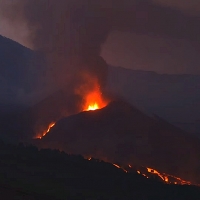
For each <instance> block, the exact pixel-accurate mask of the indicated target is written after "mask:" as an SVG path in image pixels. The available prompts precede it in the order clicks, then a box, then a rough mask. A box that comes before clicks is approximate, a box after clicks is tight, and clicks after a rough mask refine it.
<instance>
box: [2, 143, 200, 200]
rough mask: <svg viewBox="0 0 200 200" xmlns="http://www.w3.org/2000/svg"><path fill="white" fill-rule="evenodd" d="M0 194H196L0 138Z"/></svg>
mask: <svg viewBox="0 0 200 200" xmlns="http://www.w3.org/2000/svg"><path fill="white" fill-rule="evenodd" d="M0 161H1V162H0V197H1V199H27V200H28V199H29V200H30V199H38V200H45V199H48V200H51V199H52V200H53V199H55V200H57V199H59V200H65V199H108V200H110V199H125V200H129V199H144V200H149V199H159V200H160V199H163V200H177V199H178V200H179V199H180V200H182V199H186V200H189V199H194V200H195V199H199V196H200V189H199V187H196V186H187V185H185V186H181V185H167V184H164V183H163V182H162V181H161V180H160V179H159V177H156V176H151V177H149V179H147V178H145V177H143V176H142V175H139V174H137V173H136V171H134V170H132V171H130V172H128V173H126V172H124V171H123V170H122V169H119V168H117V167H115V166H113V164H111V163H107V162H104V161H101V160H98V159H94V158H92V159H91V160H86V159H84V158H83V157H82V156H81V155H69V154H66V153H64V152H61V151H59V150H52V149H40V150H38V149H37V148H36V147H35V146H25V145H23V144H22V143H21V144H19V145H11V144H6V143H3V142H2V141H0Z"/></svg>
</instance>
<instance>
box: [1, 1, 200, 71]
mask: <svg viewBox="0 0 200 200" xmlns="http://www.w3.org/2000/svg"><path fill="white" fill-rule="evenodd" d="M22 2H23V1H19V0H17V1H14V2H13V1H9V0H0V7H1V8H2V10H1V14H0V17H1V20H0V34H2V35H4V36H6V37H9V38H11V39H13V40H15V41H18V42H19V43H21V44H23V45H25V46H27V47H30V48H33V45H32V42H31V40H30V35H31V34H30V33H32V31H33V30H32V29H30V27H28V25H27V21H26V20H24V15H23V13H24V9H25V8H24V6H22ZM33 2H34V1H33ZM77 2H78V3H79V2H81V1H77ZM83 2H84V1H83ZM85 2H86V1H85ZM92 2H93V3H92V4H93V5H92V6H94V7H95V6H99V7H101V8H103V9H110V10H111V13H110V15H109V14H107V16H106V17H107V18H112V17H113V16H112V15H113V13H112V12H113V11H112V10H116V9H118V14H119V16H118V17H116V18H115V20H119V21H120V18H121V13H123V12H127V13H128V12H129V13H131V14H130V18H128V17H127V20H130V21H131V23H132V24H135V25H134V26H135V27H134V28H133V29H132V30H130V29H129V30H128V29H127V30H126V28H120V29H121V30H120V29H119V28H118V27H117V28H116V30H115V29H114V30H111V31H110V33H109V34H108V35H107V39H106V40H105V41H104V43H103V44H102V51H101V55H102V56H103V58H104V59H105V60H106V61H107V62H108V64H111V65H114V66H122V67H125V68H131V69H141V70H150V71H151V70H152V71H156V72H159V73H192V74H200V67H199V65H200V57H199V52H200V40H199V39H198V37H199V34H200V28H199V22H200V19H199V13H200V2H199V1H198V0H173V1H172V0H154V1H153V2H154V4H153V6H152V5H150V3H149V2H150V1H149V2H148V1H138V2H144V3H141V6H138V7H135V6H134V4H135V2H137V1H131V0H126V1H124V3H123V6H120V3H119V2H118V1H116V0H115V1H111V0H110V1H96V0H95V1H92ZM118 4H119V5H118ZM35 5H36V2H35ZM172 9H173V10H172ZM133 13H134V15H135V16H136V18H135V17H132V16H133ZM94 17H95V16H94ZM122 20H125V19H123V17H122ZM125 24H126V23H125ZM105 26H106V25H105ZM183 32H186V33H185V34H184V33H183Z"/></svg>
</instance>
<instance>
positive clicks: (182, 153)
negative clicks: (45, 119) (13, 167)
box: [35, 101, 200, 183]
mask: <svg viewBox="0 0 200 200" xmlns="http://www.w3.org/2000/svg"><path fill="white" fill-rule="evenodd" d="M35 144H37V145H38V146H39V147H43V148H44V147H47V148H56V149H60V150H64V151H65V152H67V153H72V154H82V155H84V156H86V157H87V156H88V157H89V156H92V157H95V158H99V159H102V160H105V161H109V162H115V163H116V162H118V163H120V164H121V165H125V164H131V165H135V166H138V165H140V166H141V165H142V166H146V167H152V168H154V169H158V170H160V171H161V172H165V173H168V174H172V175H175V176H178V177H181V178H183V179H186V180H190V181H192V182H193V183H200V175H199V169H200V163H199V157H200V155H199V154H200V141H199V139H197V138H195V137H193V136H190V135H189V134H187V133H186V132H184V131H182V130H181V129H178V128H176V127H174V126H173V125H171V124H169V123H167V122H166V121H164V120H162V119H160V118H159V117H156V116H155V117H149V116H147V115H145V114H143V113H142V112H141V111H140V110H138V109H136V108H134V107H132V106H131V105H129V104H127V103H124V102H122V101H114V102H111V103H110V104H108V106H106V107H105V108H103V109H99V110H95V111H86V112H81V113H79V114H76V115H71V116H69V117H66V118H63V119H61V120H59V121H58V122H56V125H55V126H54V127H52V128H51V129H50V131H49V133H48V134H47V135H46V136H45V137H43V138H42V139H41V140H40V139H38V140H37V141H35Z"/></svg>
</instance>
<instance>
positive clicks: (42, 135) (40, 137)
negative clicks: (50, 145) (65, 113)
mask: <svg viewBox="0 0 200 200" xmlns="http://www.w3.org/2000/svg"><path fill="white" fill-rule="evenodd" d="M55 124H56V123H55V122H52V123H50V124H49V126H48V128H47V130H46V131H44V132H43V133H42V134H39V136H37V137H36V138H38V139H42V137H44V136H45V135H46V134H47V133H48V132H49V131H50V130H51V128H52V127H53V126H55Z"/></svg>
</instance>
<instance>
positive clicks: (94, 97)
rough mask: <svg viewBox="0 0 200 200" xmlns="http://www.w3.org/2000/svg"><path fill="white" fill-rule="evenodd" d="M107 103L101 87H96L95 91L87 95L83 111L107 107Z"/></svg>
mask: <svg viewBox="0 0 200 200" xmlns="http://www.w3.org/2000/svg"><path fill="white" fill-rule="evenodd" d="M106 105H107V103H106V102H105V101H104V100H103V98H102V93H101V92H100V89H99V88H96V90H95V91H92V92H90V93H89V94H87V95H86V97H85V105H84V108H83V111H91V110H97V109H100V108H103V107H105V106H106Z"/></svg>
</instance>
